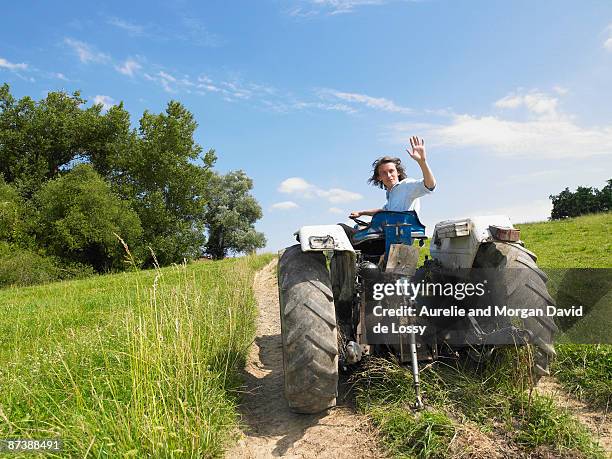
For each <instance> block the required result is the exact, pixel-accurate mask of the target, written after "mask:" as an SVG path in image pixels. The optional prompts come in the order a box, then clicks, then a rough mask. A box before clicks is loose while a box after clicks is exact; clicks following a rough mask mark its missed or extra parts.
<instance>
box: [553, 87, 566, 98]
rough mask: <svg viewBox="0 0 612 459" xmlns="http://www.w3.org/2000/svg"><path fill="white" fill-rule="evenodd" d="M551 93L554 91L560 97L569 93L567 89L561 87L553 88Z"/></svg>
mask: <svg viewBox="0 0 612 459" xmlns="http://www.w3.org/2000/svg"><path fill="white" fill-rule="evenodd" d="M553 91H555V92H556V93H557V94H559V95H560V96H564V95H566V94H567V93H568V92H569V89H567V88H565V87H563V86H559V85H557V86H553Z"/></svg>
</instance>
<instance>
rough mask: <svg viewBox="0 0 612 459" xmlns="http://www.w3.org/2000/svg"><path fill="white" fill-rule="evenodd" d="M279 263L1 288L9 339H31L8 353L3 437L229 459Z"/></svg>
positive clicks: (75, 451)
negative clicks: (255, 290) (260, 296)
mask: <svg viewBox="0 0 612 459" xmlns="http://www.w3.org/2000/svg"><path fill="white" fill-rule="evenodd" d="M270 258H271V257H268V256H263V257H248V258H244V259H234V260H225V261H222V262H202V263H196V264H193V265H189V266H174V267H171V268H165V269H158V270H155V271H149V272H140V273H130V274H122V275H114V276H100V277H98V278H95V279H90V280H84V281H74V282H70V283H62V284H50V285H49V286H44V287H34V288H29V289H28V290H27V291H24V290H25V289H20V290H18V289H12V290H10V291H9V292H2V293H1V294H0V300H4V301H7V300H8V301H7V303H9V304H8V307H6V308H3V309H4V314H2V315H3V316H4V317H3V318H2V322H4V326H3V328H4V330H2V331H3V332H5V333H9V335H8V336H11V335H10V334H11V333H12V334H13V336H17V337H25V336H27V340H22V339H10V338H9V339H5V342H4V343H3V344H6V346H5V347H3V348H2V349H1V351H0V363H1V364H2V365H1V368H2V369H0V437H2V438H8V437H26V438H62V439H63V441H64V451H63V452H62V453H61V454H59V455H60V456H64V457H84V456H93V457H119V456H128V457H129V456H133V457H212V456H219V455H220V454H221V453H222V451H223V448H224V446H225V445H226V443H227V442H228V440H229V438H230V436H231V434H232V432H233V431H234V429H235V426H236V421H237V419H236V410H235V406H236V403H237V401H236V397H235V390H236V389H237V387H238V385H239V382H240V381H239V378H238V372H239V370H240V369H241V368H242V367H243V365H244V360H245V358H246V352H247V349H248V346H249V344H250V343H251V341H252V339H253V336H254V320H253V319H254V316H255V313H256V311H255V303H254V298H253V294H252V291H251V285H252V280H253V274H254V272H255V271H256V270H257V269H259V268H260V267H261V266H263V265H264V264H265V263H266V262H267V261H269V260H270ZM40 289H42V290H40ZM54 294H55V295H60V296H61V297H62V298H63V299H64V301H63V302H59V303H60V304H58V302H57V301H53V299H52V298H53V295H54ZM46 299H47V300H46ZM83 303H85V304H83ZM87 305H89V307H87ZM33 315H35V317H33ZM5 336H7V335H5Z"/></svg>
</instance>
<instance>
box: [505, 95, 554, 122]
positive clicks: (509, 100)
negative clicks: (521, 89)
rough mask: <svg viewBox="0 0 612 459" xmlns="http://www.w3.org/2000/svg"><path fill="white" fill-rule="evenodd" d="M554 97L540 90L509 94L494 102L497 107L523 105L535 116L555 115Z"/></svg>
mask: <svg viewBox="0 0 612 459" xmlns="http://www.w3.org/2000/svg"><path fill="white" fill-rule="evenodd" d="M558 102H559V100H558V99H557V98H556V97H550V96H549V95H547V94H544V93H541V92H530V93H528V94H509V95H507V96H505V97H503V98H502V99H499V100H498V101H496V102H495V106H496V107H498V108H509V109H513V108H519V107H525V108H527V110H529V111H530V112H531V113H533V114H535V115H537V116H547V117H556V116H557V115H558V113H557V104H558Z"/></svg>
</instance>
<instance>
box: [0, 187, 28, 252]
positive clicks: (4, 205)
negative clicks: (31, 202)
mask: <svg viewBox="0 0 612 459" xmlns="http://www.w3.org/2000/svg"><path fill="white" fill-rule="evenodd" d="M29 226H30V225H29V221H28V212H27V208H26V203H25V202H24V200H23V199H22V198H21V196H20V195H19V193H18V192H17V190H16V189H15V187H13V186H11V185H10V184H8V183H6V182H5V181H4V178H3V177H2V175H0V241H6V242H10V243H16V244H20V245H23V246H28V245H30V244H31V243H32V238H31V237H30V235H29V231H28V229H29Z"/></svg>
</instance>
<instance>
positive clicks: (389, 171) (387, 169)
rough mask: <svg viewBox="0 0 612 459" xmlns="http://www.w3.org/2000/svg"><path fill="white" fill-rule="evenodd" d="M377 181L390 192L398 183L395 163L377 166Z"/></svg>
mask: <svg viewBox="0 0 612 459" xmlns="http://www.w3.org/2000/svg"><path fill="white" fill-rule="evenodd" d="M378 180H380V181H381V182H383V185H385V188H386V189H387V190H390V189H391V188H393V186H394V185H395V184H396V183H397V182H398V181H399V178H398V176H397V169H396V167H395V163H384V164H381V165H380V166H378Z"/></svg>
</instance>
